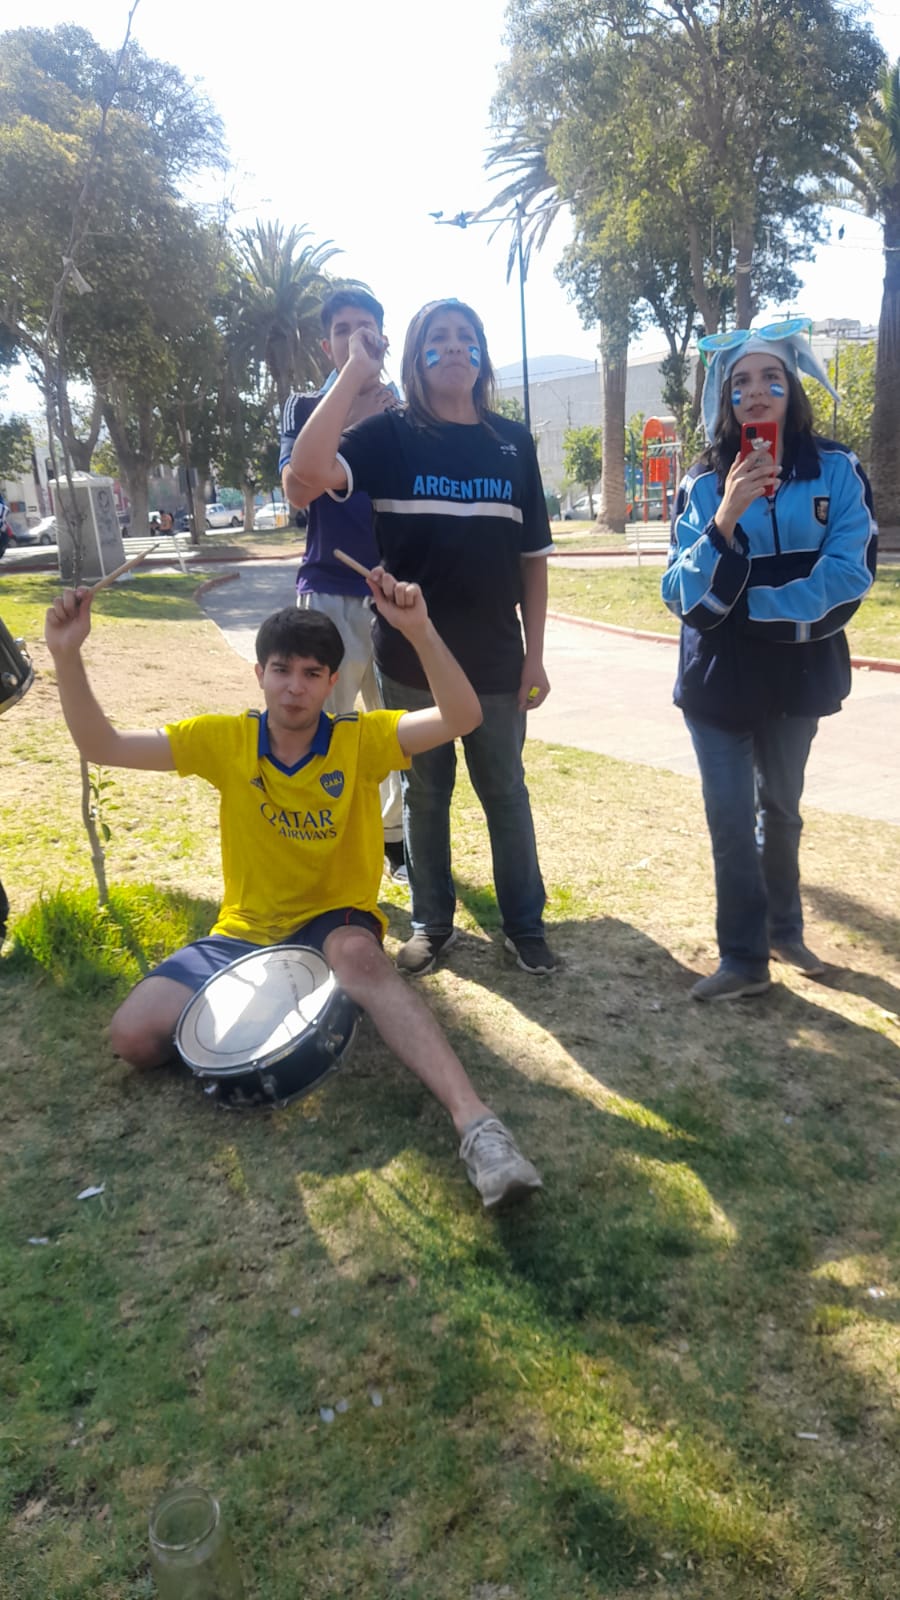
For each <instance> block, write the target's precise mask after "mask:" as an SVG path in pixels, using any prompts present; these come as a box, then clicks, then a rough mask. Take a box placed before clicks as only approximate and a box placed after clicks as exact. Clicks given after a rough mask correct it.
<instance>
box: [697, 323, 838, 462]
mask: <svg viewBox="0 0 900 1600" xmlns="http://www.w3.org/2000/svg"><path fill="white" fill-rule="evenodd" d="M809 330H810V323H809V322H808V321H807V320H806V318H805V317H791V318H790V319H789V320H788V321H786V322H770V323H768V324H767V325H766V326H765V327H764V328H735V329H734V330H733V332H731V333H712V334H708V335H707V336H706V338H703V339H700V340H699V341H698V345H697V348H698V349H699V351H700V354H701V356H702V358H703V361H704V362H705V364H706V382H705V383H704V385H703V399H702V402H701V409H702V413H703V427H704V429H705V432H706V437H707V439H709V440H711V439H712V437H713V434H714V433H715V428H716V418H717V417H718V415H719V405H720V403H721V399H722V391H723V389H724V387H725V384H726V383H727V381H728V375H729V373H730V372H731V371H732V368H733V367H735V366H736V365H737V363H738V361H739V360H740V359H741V357H742V356H749V355H756V354H760V355H770V356H775V357H777V359H778V360H779V361H780V362H781V364H782V366H783V367H784V370H785V372H790V373H791V374H792V375H793V376H794V377H795V378H799V377H800V374H801V373H805V374H806V375H807V377H810V378H815V380H816V382H817V383H821V385H822V387H823V388H824V389H827V390H828V393H829V394H830V395H831V398H832V399H833V400H836V399H837V398H838V397H837V394H836V392H835V389H834V388H833V386H832V383H831V381H830V379H829V377H828V373H827V372H826V371H825V368H824V367H823V365H822V363H821V361H820V360H819V357H818V356H817V355H816V354H815V353H814V351H813V348H812V345H811V344H810V342H809Z"/></svg>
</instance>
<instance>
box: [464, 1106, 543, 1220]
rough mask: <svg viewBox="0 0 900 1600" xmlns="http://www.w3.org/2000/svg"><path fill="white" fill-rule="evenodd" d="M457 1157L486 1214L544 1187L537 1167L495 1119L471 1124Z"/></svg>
mask: <svg viewBox="0 0 900 1600" xmlns="http://www.w3.org/2000/svg"><path fill="white" fill-rule="evenodd" d="M459 1154H460V1157H461V1159H462V1160H463V1161H464V1162H465V1163H466V1171H467V1173H468V1174H469V1182H470V1183H473V1184H474V1185H475V1188H476V1189H477V1190H478V1193H479V1194H480V1195H481V1198H482V1201H483V1203H484V1208H485V1210H486V1211H492V1210H493V1209H494V1207H495V1206H502V1205H508V1204H510V1202H512V1201H515V1200H521V1199H522V1198H523V1196H524V1195H526V1194H528V1192H529V1190H531V1189H543V1187H544V1185H543V1182H542V1181H541V1175H540V1173H539V1172H538V1170H537V1168H536V1167H533V1166H532V1165H531V1162H530V1161H526V1160H525V1157H524V1156H523V1154H522V1152H521V1150H520V1149H519V1147H518V1145H517V1144H516V1141H515V1139H514V1138H513V1136H512V1134H511V1133H510V1131H509V1129H508V1128H505V1127H504V1126H503V1123H502V1122H501V1121H500V1120H499V1118H497V1117H492V1116H484V1117H478V1118H477V1119H476V1121H475V1122H470V1123H469V1126H468V1127H467V1128H466V1129H465V1130H464V1132H463V1136H462V1142H461V1143H460V1147H459Z"/></svg>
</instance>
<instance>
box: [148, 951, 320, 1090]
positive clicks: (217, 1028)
mask: <svg viewBox="0 0 900 1600" xmlns="http://www.w3.org/2000/svg"><path fill="white" fill-rule="evenodd" d="M334 989H335V980H334V974H333V972H332V971H331V968H330V967H329V965H328V962H327V961H326V960H325V957H324V956H323V955H321V954H320V952H319V951H318V950H307V949H305V948H302V947H300V946H298V945H275V946H272V947H269V948H266V949H264V950H254V951H252V952H251V954H250V955H246V956H241V957H240V958H239V959H238V960H237V961H233V962H232V964H231V966H230V967H225V968H224V969H223V970H222V971H221V972H217V973H216V974H215V975H214V976H213V977H212V978H210V979H208V981H207V982H206V983H205V984H204V986H203V988H202V989H199V990H198V991H197V993H196V994H195V995H193V996H192V998H191V999H190V1000H189V1001H188V1003H187V1005H186V1006H185V1008H184V1011H183V1012H182V1014H181V1020H180V1022H179V1024H178V1030H177V1033H176V1044H177V1046H178V1049H179V1052H180V1053H181V1055H182V1057H183V1059H184V1060H185V1061H186V1062H187V1064H188V1066H189V1067H192V1068H193V1070H194V1072H199V1073H210V1074H213V1075H215V1076H226V1075H227V1074H228V1073H231V1072H233V1073H243V1072H246V1070H247V1069H248V1067H249V1068H253V1067H256V1066H259V1065H264V1064H266V1063H268V1062H272V1061H276V1060H278V1058H279V1057H280V1056H282V1055H284V1054H285V1052H286V1051H290V1050H291V1049H292V1048H293V1046H294V1045H295V1043H296V1041H297V1040H298V1039H299V1038H300V1037H301V1036H302V1035H303V1034H304V1033H306V1032H307V1030H308V1029H309V1028H310V1027H312V1026H313V1025H314V1024H315V1022H316V1019H317V1018H318V1017H319V1016H320V1015H321V1013H322V1011H323V1009H324V1008H325V1007H326V1006H327V1004H328V1002H329V1000H330V999H331V996H332V995H333V993H334Z"/></svg>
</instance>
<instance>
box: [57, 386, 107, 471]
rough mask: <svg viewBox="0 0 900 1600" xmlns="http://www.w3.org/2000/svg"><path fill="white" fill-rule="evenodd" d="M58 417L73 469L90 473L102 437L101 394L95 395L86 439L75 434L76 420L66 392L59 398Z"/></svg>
mask: <svg viewBox="0 0 900 1600" xmlns="http://www.w3.org/2000/svg"><path fill="white" fill-rule="evenodd" d="M58 415H59V422H60V427H61V428H62V430H63V436H64V438H65V442H66V448H67V450H68V452H69V455H70V456H71V459H72V466H73V468H74V469H75V471H76V472H90V470H91V460H92V459H93V455H94V451H95V449H96V448H97V439H98V438H99V435H100V423H101V421H102V419H103V401H102V400H101V398H100V396H99V394H95V395H94V407H93V410H92V412H91V420H90V422H89V423H88V435H87V438H86V439H79V437H78V435H77V433H76V432H75V419H74V417H73V416H72V411H71V407H70V405H69V396H68V393H66V392H62V393H60V395H59V397H58Z"/></svg>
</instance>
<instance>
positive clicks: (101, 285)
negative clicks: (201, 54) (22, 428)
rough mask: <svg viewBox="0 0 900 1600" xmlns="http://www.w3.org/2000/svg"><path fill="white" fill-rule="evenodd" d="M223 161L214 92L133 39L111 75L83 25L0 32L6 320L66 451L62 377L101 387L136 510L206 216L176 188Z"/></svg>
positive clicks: (190, 300) (1, 270) (184, 323)
mask: <svg viewBox="0 0 900 1600" xmlns="http://www.w3.org/2000/svg"><path fill="white" fill-rule="evenodd" d="M223 159H224V157H223V152H222V143H221V124H220V122H219V119H218V118H217V117H216V116H215V113H214V112H213V111H212V109H211V107H210V105H209V103H208V102H207V101H206V100H205V98H204V97H203V96H202V94H200V93H199V91H198V90H197V88H196V86H195V85H192V84H189V83H188V82H187V81H186V80H185V79H184V78H183V76H182V75H181V74H180V73H179V72H178V71H177V69H176V68H174V67H170V66H168V65H167V64H165V63H162V62H155V61H152V60H151V59H150V58H148V57H147V56H146V55H145V54H144V53H143V51H141V50H140V48H139V47H138V46H136V45H134V44H131V45H129V46H128V48H127V50H126V52H125V54H124V57H123V59H122V61H121V64H120V73H119V77H118V78H116V76H115V63H114V61H113V59H112V58H111V57H110V56H109V54H108V53H107V52H105V51H103V50H102V49H101V48H100V46H99V45H98V44H97V43H96V41H95V40H94V39H93V38H92V37H91V35H90V34H89V33H87V32H85V30H83V29H81V28H76V27H61V28H56V29H53V30H43V29H27V28H26V29H20V30H18V31H16V32H13V33H9V34H5V35H3V36H2V38H0V207H2V212H3V215H4V228H3V234H2V241H0V324H2V326H3V328H4V329H5V330H6V333H7V335H8V336H10V337H11V338H12V340H13V341H14V342H15V344H16V345H17V347H18V348H19V349H20V350H21V351H23V352H25V353H26V354H28V355H29V356H30V357H31V359H32V360H33V362H34V364H35V365H36V367H37V369H38V371H39V372H40V374H41V375H42V377H43V379H44V382H45V385H46V387H47V389H48V391H49V393H48V399H49V402H50V411H51V420H52V422H53V425H54V431H55V432H56V433H57V436H58V437H61V438H62V439H63V440H64V441H65V442H66V444H67V446H68V447H69V450H70V454H73V452H74V449H75V448H76V447H77V446H78V444H79V438H78V435H77V432H76V430H75V425H74V422H73V419H72V416H71V412H70V408H69V406H68V400H67V380H68V379H69V378H71V377H73V376H74V377H78V378H81V379H85V380H87V381H89V382H90V383H92V384H93V386H94V387H95V389H96V390H97V392H98V393H99V394H100V395H101V397H102V404H103V410H104V415H105V417H106V421H107V425H108V427H109V431H110V435H111V437H112V440H113V444H114V446H115V450H116V454H117V456H118V460H119V464H120V468H121V471H122V476H123V478H124V480H125V482H126V485H127V487H128V490H129V493H130V495H131V497H132V500H133V501H135V511H136V518H137V519H138V520H139V519H140V515H141V510H142V507H141V499H142V495H141V478H142V477H143V480H144V490H143V500H144V508H143V509H145V507H146V470H147V467H148V466H149V463H150V461H151V460H152V458H153V450H154V444H155V434H156V431H157V412H158V399H159V396H160V394H161V393H163V392H164V390H165V387H166V383H167V381H168V380H169V379H170V377H171V374H172V346H173V341H174V340H176V339H177V338H178V337H179V336H184V335H187V333H188V332H189V330H190V328H191V326H192V325H193V324H194V323H195V320H196V316H197V312H198V299H197V276H198V275H197V272H196V271H195V270H194V269H193V266H192V263H193V262H194V260H195V258H197V257H201V258H202V257H203V255H204V228H203V226H202V225H201V223H200V221H199V219H198V218H197V217H196V215H195V214H194V212H193V211H192V210H191V208H190V207H189V206H187V205H186V204H185V203H184V202H183V201H182V200H181V199H180V197H179V185H180V184H181V183H182V182H183V181H184V180H185V179H187V178H188V177H189V176H192V175H194V174H196V173H197V172H198V171H199V170H201V169H203V168H205V167H208V166H209V165H211V164H220V165H221V164H222V161H223ZM36 195H40V197H41V201H40V204H36V203H35V196H36ZM73 240H75V241H76V242H77V269H78V270H77V275H76V274H75V273H70V275H69V279H68V283H67V287H66V295H65V303H64V316H63V323H62V326H63V327H64V334H60V335H59V336H58V337H57V338H56V340H55V344H54V348H53V349H52V350H49V349H48V348H47V344H46V336H47V328H48V322H49V320H50V316H51V308H52V307H53V305H54V292H55V290H56V289H57V284H58V280H59V273H60V262H61V260H62V258H63V257H64V256H65V255H66V253H67V251H69V250H71V249H72V248H73ZM94 438H96V434H95V435H94ZM92 445H93V441H91V446H90V447H89V448H88V450H87V454H88V457H89V455H90V448H92ZM73 459H74V455H73ZM84 465H87V461H85V462H84Z"/></svg>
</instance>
